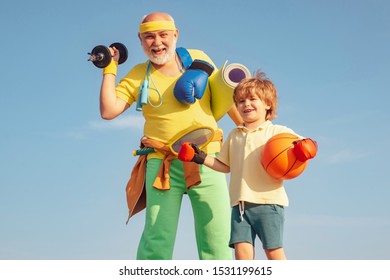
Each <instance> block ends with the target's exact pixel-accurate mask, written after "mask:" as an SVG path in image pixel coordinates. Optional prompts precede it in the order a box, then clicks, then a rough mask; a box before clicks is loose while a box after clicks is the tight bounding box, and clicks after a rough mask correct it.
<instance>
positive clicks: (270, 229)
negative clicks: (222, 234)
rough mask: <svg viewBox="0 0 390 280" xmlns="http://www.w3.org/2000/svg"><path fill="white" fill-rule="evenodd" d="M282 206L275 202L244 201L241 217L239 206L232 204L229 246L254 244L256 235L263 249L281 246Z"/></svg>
mask: <svg viewBox="0 0 390 280" xmlns="http://www.w3.org/2000/svg"><path fill="white" fill-rule="evenodd" d="M283 225H284V207H283V206H280V205H276V204H253V203H249V202H245V206H244V215H243V217H242V218H241V214H240V209H239V206H238V205H237V206H234V207H233V209H232V215H231V234H230V242H229V246H230V247H232V248H234V244H235V243H239V242H248V243H251V244H252V245H253V246H255V239H256V235H257V236H258V237H259V238H260V240H261V242H262V243H263V249H276V248H281V247H283Z"/></svg>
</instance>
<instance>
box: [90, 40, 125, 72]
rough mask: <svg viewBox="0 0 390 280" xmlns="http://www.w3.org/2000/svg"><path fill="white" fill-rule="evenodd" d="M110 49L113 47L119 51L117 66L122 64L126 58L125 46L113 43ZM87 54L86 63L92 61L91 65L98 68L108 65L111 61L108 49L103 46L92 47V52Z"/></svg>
mask: <svg viewBox="0 0 390 280" xmlns="http://www.w3.org/2000/svg"><path fill="white" fill-rule="evenodd" d="M112 47H115V48H116V49H117V50H118V51H119V61H118V64H122V63H124V62H125V61H126V60H127V56H128V53H127V48H126V46H125V45H123V44H122V43H113V44H111V45H110V48H112ZM88 54H89V59H88V61H92V63H93V64H94V65H95V66H96V67H98V68H104V67H106V66H107V65H108V64H110V62H111V59H112V56H111V52H110V49H109V48H108V47H106V46H103V45H99V46H96V47H94V48H93V50H92V51H91V52H90V53H88Z"/></svg>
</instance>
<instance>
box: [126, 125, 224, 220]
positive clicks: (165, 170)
mask: <svg viewBox="0 0 390 280" xmlns="http://www.w3.org/2000/svg"><path fill="white" fill-rule="evenodd" d="M222 140H223V132H222V130H221V129H217V130H216V131H215V133H214V137H213V140H212V141H219V142H220V143H221V145H222ZM141 143H142V145H144V146H145V147H149V148H154V149H155V150H157V151H159V152H161V153H163V154H164V155H165V156H164V158H163V162H162V164H161V166H160V169H159V171H158V173H157V177H156V179H155V181H154V183H153V187H154V188H156V189H159V190H169V189H170V184H169V171H170V166H171V162H172V160H173V159H175V158H176V156H175V155H174V154H173V153H172V151H171V150H170V149H169V147H168V146H167V145H165V144H164V143H161V142H159V141H156V140H153V139H149V138H144V139H142V141H141ZM146 161H147V155H140V156H139V158H138V160H137V162H136V163H135V165H134V167H133V170H132V171H131V176H130V179H129V181H128V182H127V185H126V198H127V206H128V208H129V216H128V219H127V222H126V223H128V222H129V220H130V218H131V217H132V216H133V215H135V214H136V213H138V212H140V211H142V210H143V209H144V208H145V207H146V192H145V176H146ZM183 170H184V179H185V181H186V186H187V188H188V189H189V188H191V187H193V186H197V185H199V184H200V183H201V182H202V180H201V177H200V172H199V165H198V164H196V163H194V162H183Z"/></svg>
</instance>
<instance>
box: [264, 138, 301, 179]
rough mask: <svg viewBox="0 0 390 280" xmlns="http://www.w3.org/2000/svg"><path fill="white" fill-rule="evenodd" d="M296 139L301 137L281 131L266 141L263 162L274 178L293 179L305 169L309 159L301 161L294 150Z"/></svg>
mask: <svg viewBox="0 0 390 280" xmlns="http://www.w3.org/2000/svg"><path fill="white" fill-rule="evenodd" d="M296 140H299V137H297V136H296V135H294V134H291V133H280V134H277V135H275V136H273V137H271V138H270V139H269V140H268V141H267V143H265V145H264V149H263V152H262V156H261V164H262V165H263V167H264V169H265V170H266V171H267V173H268V174H269V175H270V176H272V177H273V178H275V179H281V180H288V179H293V178H295V177H297V176H299V175H300V174H301V173H302V172H303V171H304V170H305V168H306V166H307V163H308V161H307V160H306V161H304V162H303V161H299V160H298V159H297V158H296V156H295V154H294V152H293V148H294V143H293V142H294V141H296Z"/></svg>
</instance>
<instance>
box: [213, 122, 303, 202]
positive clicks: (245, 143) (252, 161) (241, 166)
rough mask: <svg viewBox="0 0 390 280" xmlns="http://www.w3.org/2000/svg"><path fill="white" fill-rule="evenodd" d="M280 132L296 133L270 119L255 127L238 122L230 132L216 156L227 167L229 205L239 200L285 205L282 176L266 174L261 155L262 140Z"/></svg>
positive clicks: (264, 140) (286, 199) (285, 195)
mask: <svg viewBox="0 0 390 280" xmlns="http://www.w3.org/2000/svg"><path fill="white" fill-rule="evenodd" d="M279 133H293V134H296V133H295V132H294V131H293V130H291V129H290V128H288V127H286V126H281V125H274V124H272V122H271V121H266V122H264V123H263V124H262V125H260V126H259V127H258V128H256V129H254V130H248V129H247V128H246V127H245V126H243V125H239V126H238V127H236V128H235V129H233V130H232V131H231V132H230V133H229V135H228V137H227V139H226V140H225V141H224V144H223V146H222V149H221V151H220V153H219V154H218V156H217V158H218V160H220V161H221V162H223V163H224V164H226V165H228V166H229V167H230V187H229V192H230V204H231V206H232V207H233V206H235V205H237V204H238V202H239V201H246V202H251V203H257V204H278V205H282V206H288V197H287V193H286V191H285V189H284V186H283V180H276V179H274V178H272V177H271V176H270V175H268V174H267V172H266V171H265V169H264V168H263V166H262V164H261V159H260V157H261V153H262V149H263V147H264V144H265V143H266V142H267V141H268V139H270V138H271V137H272V136H274V135H276V134H279ZM296 135H297V134H296ZM298 136H299V135H298Z"/></svg>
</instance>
